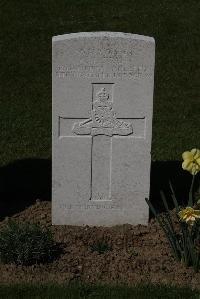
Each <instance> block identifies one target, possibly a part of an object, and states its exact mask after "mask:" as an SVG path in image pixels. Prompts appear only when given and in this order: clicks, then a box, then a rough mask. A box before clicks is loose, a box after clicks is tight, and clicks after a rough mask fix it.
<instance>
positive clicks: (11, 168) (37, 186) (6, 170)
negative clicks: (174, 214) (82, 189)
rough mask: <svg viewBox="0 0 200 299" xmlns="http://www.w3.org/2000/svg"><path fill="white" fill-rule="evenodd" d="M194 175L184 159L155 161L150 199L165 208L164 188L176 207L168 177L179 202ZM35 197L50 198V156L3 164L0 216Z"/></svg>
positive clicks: (0, 170) (160, 209) (21, 206)
mask: <svg viewBox="0 0 200 299" xmlns="http://www.w3.org/2000/svg"><path fill="white" fill-rule="evenodd" d="M191 178H192V177H191V175H190V174H189V173H188V172H186V171H183V170H182V168H181V161H156V162H152V165H151V189H150V200H151V202H152V203H153V205H154V206H155V208H156V210H157V211H158V212H162V211H164V208H163V205H162V201H161V198H160V190H163V191H164V192H165V194H166V196H167V199H168V203H169V207H170V208H173V207H174V206H173V203H172V200H171V197H170V194H169V180H170V181H171V182H172V185H173V186H174V189H175V192H176V194H177V198H178V202H179V204H183V203H186V202H187V200H188V190H189V188H190V183H191ZM194 187H195V188H197V186H194ZM36 199H40V200H41V201H43V200H48V201H50V200H51V160H48V159H25V160H18V161H15V162H13V163H10V164H8V165H6V166H4V167H1V168H0V220H2V219H3V218H4V217H6V216H12V215H13V214H15V213H18V212H20V211H22V210H24V209H25V208H26V207H28V206H30V205H32V204H34V203H35V201H36ZM151 217H152V214H151V213H150V218H151Z"/></svg>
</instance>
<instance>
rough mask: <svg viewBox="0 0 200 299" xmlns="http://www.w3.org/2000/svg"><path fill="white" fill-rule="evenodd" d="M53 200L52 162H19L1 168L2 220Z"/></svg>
mask: <svg viewBox="0 0 200 299" xmlns="http://www.w3.org/2000/svg"><path fill="white" fill-rule="evenodd" d="M36 199H40V200H41V201H44V200H50V199H51V161H50V160H48V159H24V160H17V161H15V162H13V163H10V164H8V165H6V166H4V167H1V168H0V220H2V219H3V218H4V217H6V216H12V215H13V214H15V213H18V212H20V211H22V210H24V209H25V208H27V207H28V206H30V205H32V204H34V203H35V201H36Z"/></svg>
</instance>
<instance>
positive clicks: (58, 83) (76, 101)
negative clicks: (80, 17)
mask: <svg viewBox="0 0 200 299" xmlns="http://www.w3.org/2000/svg"><path fill="white" fill-rule="evenodd" d="M154 48H155V44H154V39H153V38H151V37H145V36H140V35H133V34H125V33H115V32H93V33H76V34H66V35H63V36H57V37H54V38H53V122H52V123H53V134H52V137H53V142H52V146H53V150H52V152H53V157H52V160H53V169H52V170H53V180H52V184H53V186H52V222H53V224H69V225H99V226H100V225H102V226H111V225H117V224H124V223H130V224H138V223H141V224H147V222H148V206H147V204H146V202H145V197H147V198H148V197H149V185H150V161H151V155H150V151H151V134H152V109H153V79H154V55H155V54H154Z"/></svg>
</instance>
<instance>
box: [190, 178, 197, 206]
mask: <svg viewBox="0 0 200 299" xmlns="http://www.w3.org/2000/svg"><path fill="white" fill-rule="evenodd" d="M194 179H195V175H193V176H192V183H191V186H190V192H189V201H188V207H193V186H194Z"/></svg>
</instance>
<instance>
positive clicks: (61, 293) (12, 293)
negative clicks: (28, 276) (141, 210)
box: [0, 284, 200, 299]
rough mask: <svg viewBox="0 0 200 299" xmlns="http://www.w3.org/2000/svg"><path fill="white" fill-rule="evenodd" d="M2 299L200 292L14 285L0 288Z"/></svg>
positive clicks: (193, 295) (193, 294) (174, 296)
mask: <svg viewBox="0 0 200 299" xmlns="http://www.w3.org/2000/svg"><path fill="white" fill-rule="evenodd" d="M0 298H1V299H27V298H28V299H33V298H35V299H50V298H51V299H158V298H160V299H161V298H162V299H166V298H170V299H199V298H200V292H197V291H192V290H190V289H188V288H180V289H179V288H172V287H164V286H158V287H156V286H152V285H150V286H137V287H132V288H127V287H107V286H95V287H94V286H93V287H90V286H82V287H80V286H73V287H66V286H64V285H63V286H60V287H59V286H58V285H50V284H49V285H43V286H41V285H23V284H21V285H13V286H0Z"/></svg>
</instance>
